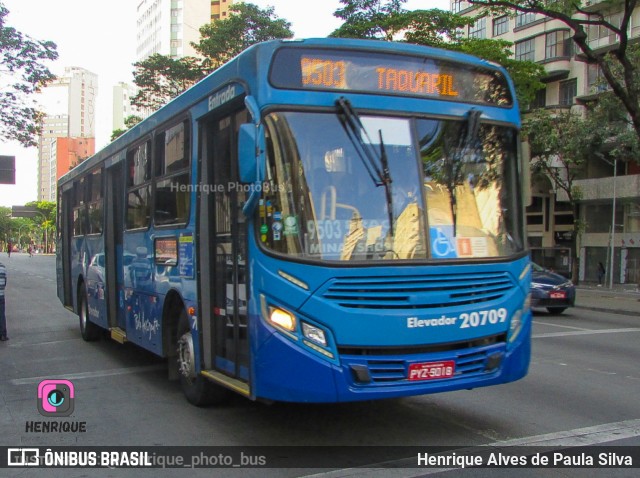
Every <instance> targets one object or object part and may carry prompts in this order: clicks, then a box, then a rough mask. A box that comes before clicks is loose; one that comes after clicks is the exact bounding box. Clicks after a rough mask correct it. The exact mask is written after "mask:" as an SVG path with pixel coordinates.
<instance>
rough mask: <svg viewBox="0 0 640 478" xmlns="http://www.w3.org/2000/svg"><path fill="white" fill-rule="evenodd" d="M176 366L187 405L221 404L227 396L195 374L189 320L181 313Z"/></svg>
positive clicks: (225, 392) (222, 390) (220, 388)
mask: <svg viewBox="0 0 640 478" xmlns="http://www.w3.org/2000/svg"><path fill="white" fill-rule="evenodd" d="M177 335H178V337H177V344H178V350H177V359H178V360H177V366H178V376H179V377H180V387H181V388H182V392H183V393H184V395H185V397H186V398H187V400H188V401H189V403H191V404H193V405H196V406H198V407H204V406H206V405H212V404H218V403H222V402H223V401H224V400H225V399H226V398H227V395H228V392H227V390H226V389H225V388H223V387H221V386H219V385H216V384H214V383H212V382H211V381H209V380H207V379H206V378H205V377H203V376H202V375H199V374H197V373H196V356H195V352H194V347H193V336H192V334H191V327H190V326H189V318H188V317H187V314H186V313H185V312H184V311H183V312H182V314H181V316H180V320H179V322H178V334H177Z"/></svg>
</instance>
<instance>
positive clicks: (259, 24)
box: [192, 3, 293, 71]
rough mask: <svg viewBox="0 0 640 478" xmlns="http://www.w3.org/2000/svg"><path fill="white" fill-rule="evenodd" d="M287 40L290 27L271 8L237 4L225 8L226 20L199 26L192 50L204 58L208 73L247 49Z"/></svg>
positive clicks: (204, 65)
mask: <svg viewBox="0 0 640 478" xmlns="http://www.w3.org/2000/svg"><path fill="white" fill-rule="evenodd" d="M291 37H293V32H292V31H291V23H289V22H288V21H286V20H284V19H282V18H278V17H277V16H276V15H275V11H274V8H273V7H268V8H265V9H261V8H260V7H258V6H256V5H254V4H252V3H237V4H234V5H232V6H231V7H230V8H229V17H228V18H225V19H222V20H216V21H214V22H212V23H209V24H208V25H204V26H202V27H201V28H200V42H199V43H192V46H193V47H194V48H195V49H196V51H198V52H199V53H200V54H201V55H202V56H204V58H205V59H204V62H203V67H204V69H206V70H207V71H212V70H214V69H216V68H218V67H219V66H221V65H222V64H224V63H225V62H227V61H229V60H230V59H231V58H233V57H234V56H236V55H238V54H239V53H240V52H242V51H243V50H246V49H247V48H249V47H250V46H251V45H254V44H256V43H260V42H263V41H267V40H275V39H282V38H291Z"/></svg>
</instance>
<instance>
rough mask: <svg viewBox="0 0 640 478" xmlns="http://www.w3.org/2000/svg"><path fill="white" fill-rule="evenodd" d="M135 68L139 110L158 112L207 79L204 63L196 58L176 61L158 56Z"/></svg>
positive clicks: (157, 54)
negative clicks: (185, 91)
mask: <svg viewBox="0 0 640 478" xmlns="http://www.w3.org/2000/svg"><path fill="white" fill-rule="evenodd" d="M133 66H134V68H135V70H134V72H133V82H134V83H135V85H136V86H137V87H138V93H137V94H136V95H135V96H134V97H133V98H131V104H132V105H133V106H136V107H137V108H139V109H151V110H157V109H158V108H160V107H162V106H164V105H165V104H167V103H168V102H169V101H171V100H172V99H173V98H175V97H176V96H178V95H179V94H180V93H182V92H183V91H184V90H186V89H187V88H189V87H190V86H192V85H194V84H195V83H197V82H198V81H200V80H201V79H202V77H203V70H202V66H201V60H199V59H198V58H194V57H183V58H178V59H174V58H171V57H169V56H166V55H160V54H159V53H156V54H154V55H151V56H150V57H149V58H147V59H146V60H142V61H138V62H136V63H134V64H133Z"/></svg>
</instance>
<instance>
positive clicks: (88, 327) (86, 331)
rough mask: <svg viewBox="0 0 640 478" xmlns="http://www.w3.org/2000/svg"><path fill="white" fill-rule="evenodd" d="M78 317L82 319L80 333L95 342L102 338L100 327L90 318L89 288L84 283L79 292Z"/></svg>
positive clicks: (88, 340) (89, 340) (86, 339)
mask: <svg viewBox="0 0 640 478" xmlns="http://www.w3.org/2000/svg"><path fill="white" fill-rule="evenodd" d="M78 300H79V301H80V304H79V307H78V318H79V320H80V335H82V338H83V339H84V340H85V341H87V342H93V341H94V340H98V339H99V338H100V327H98V326H97V325H96V324H94V323H93V322H91V321H90V320H89V302H88V301H87V289H86V287H85V286H84V284H82V285H81V286H80V291H79V292H78Z"/></svg>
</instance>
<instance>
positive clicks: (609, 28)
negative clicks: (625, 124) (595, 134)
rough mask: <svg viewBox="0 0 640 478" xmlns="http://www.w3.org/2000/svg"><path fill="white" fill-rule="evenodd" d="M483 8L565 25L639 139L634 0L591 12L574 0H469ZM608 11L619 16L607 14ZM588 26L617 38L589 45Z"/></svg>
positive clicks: (605, 2)
mask: <svg viewBox="0 0 640 478" xmlns="http://www.w3.org/2000/svg"><path fill="white" fill-rule="evenodd" d="M469 3H471V4H473V5H476V6H483V7H487V8H486V10H487V11H489V12H491V13H493V14H504V13H505V12H506V13H511V14H515V13H516V12H521V13H537V14H541V15H544V16H546V17H549V18H553V19H555V20H559V21H560V22H562V23H564V24H565V25H567V26H568V27H569V28H570V29H571V31H572V32H573V41H574V43H575V45H577V47H578V49H579V50H580V52H581V53H582V55H584V58H585V60H586V61H587V62H589V63H591V64H593V65H597V66H598V68H599V70H600V71H601V72H602V76H603V78H604V80H605V81H606V83H607V84H608V85H609V87H610V88H611V91H612V92H613V94H614V95H615V96H616V97H617V98H618V99H619V100H620V104H621V107H622V108H623V109H624V110H625V111H626V112H627V113H628V114H629V117H630V123H631V125H632V127H633V129H634V131H635V134H636V135H637V136H638V137H639V138H640V63H638V61H637V47H635V46H632V43H631V38H630V36H629V32H630V28H629V25H630V22H631V16H632V14H633V11H634V10H635V8H636V6H638V0H625V1H624V2H623V1H620V0H602V1H600V2H597V3H598V7H597V8H596V10H595V11H588V12H587V11H586V10H584V9H583V8H582V7H581V5H582V4H583V2H579V1H577V0H553V1H550V0H469ZM611 13H616V14H617V13H619V15H616V16H611V15H610V14H611ZM589 29H593V30H599V31H605V32H608V33H609V34H610V35H617V37H618V39H619V41H618V42H617V43H616V44H615V45H610V46H609V47H608V48H606V49H597V48H594V47H592V46H591V45H590V43H589V38H588V31H589Z"/></svg>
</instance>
